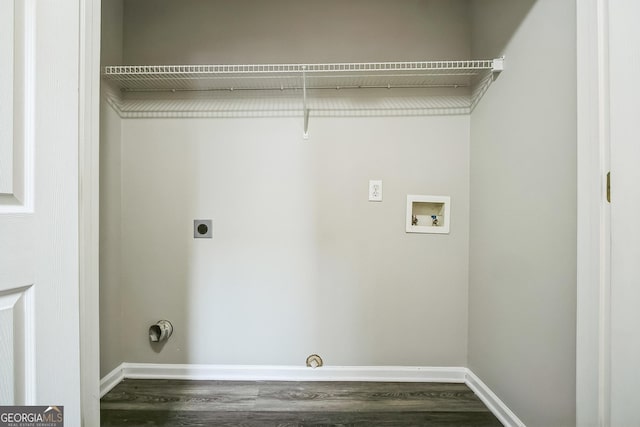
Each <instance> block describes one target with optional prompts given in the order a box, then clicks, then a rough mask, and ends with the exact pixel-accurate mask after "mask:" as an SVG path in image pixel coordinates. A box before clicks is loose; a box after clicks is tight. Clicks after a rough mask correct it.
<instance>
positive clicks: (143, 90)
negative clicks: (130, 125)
mask: <svg viewBox="0 0 640 427" xmlns="http://www.w3.org/2000/svg"><path fill="white" fill-rule="evenodd" d="M468 87H470V85H468V84H429V85H357V86H356V85H347V86H314V87H307V90H332V91H336V90H350V89H458V88H468ZM303 90H304V87H302V86H289V87H278V88H242V87H241V88H235V87H230V88H207V89H189V88H175V89H155V88H148V89H146V88H122V89H121V91H122V92H127V93H137V92H141V93H148V92H159V93H170V92H171V93H174V92H233V91H249V92H252V91H271V92H281V91H303Z"/></svg>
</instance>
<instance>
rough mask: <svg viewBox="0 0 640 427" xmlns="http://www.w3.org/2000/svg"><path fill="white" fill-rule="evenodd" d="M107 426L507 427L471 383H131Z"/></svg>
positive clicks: (108, 413)
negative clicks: (473, 389) (475, 393)
mask: <svg viewBox="0 0 640 427" xmlns="http://www.w3.org/2000/svg"><path fill="white" fill-rule="evenodd" d="M100 407H101V408H100V413H101V417H102V426H103V427H112V426H113V427H116V426H118V427H127V426H172V427H173V426H175V427H187V426H188V427H191V426H247V427H254V426H255V427H258V426H260V427H270V426H274V427H275V426H278V427H289V426H447V427H451V426H473V427H485V426H486V427H489V426H501V425H502V424H501V423H500V422H499V421H498V419H497V418H496V417H495V416H494V415H493V414H491V412H489V410H488V409H487V408H486V407H485V406H484V405H483V403H482V402H481V401H480V400H479V399H478V398H477V397H476V396H475V395H474V393H473V392H472V391H471V390H470V389H469V388H468V387H467V386H466V385H464V384H452V383H373V382H282V381H277V382H270V381H258V382H248V381H247V382H238V381H183V380H124V381H123V382H121V383H120V384H118V385H117V386H116V387H115V388H114V389H113V390H111V391H110V392H109V393H107V394H106V395H105V396H104V397H103V398H102V401H101V405H100Z"/></svg>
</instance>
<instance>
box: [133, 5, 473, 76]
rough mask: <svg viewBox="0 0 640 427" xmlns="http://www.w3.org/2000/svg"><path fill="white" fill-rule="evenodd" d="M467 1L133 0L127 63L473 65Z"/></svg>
mask: <svg viewBox="0 0 640 427" xmlns="http://www.w3.org/2000/svg"><path fill="white" fill-rule="evenodd" d="M468 11H469V10H468V2H467V0H447V1H441V0H403V1H402V2H398V1H397V0H348V1H344V0H323V1H313V0H270V1H259V0H233V1H229V0H207V1H201V0H183V1H179V2H178V1H173V0H129V1H125V26H124V39H125V45H124V60H125V62H126V63H127V64H145V63H146V64H201V63H205V64H244V63H249V64H251V63H314V62H341V61H342V62H366V61H393V60H396V61H406V60H420V59H466V58H467V57H468V55H469V25H468V24H469V20H468Z"/></svg>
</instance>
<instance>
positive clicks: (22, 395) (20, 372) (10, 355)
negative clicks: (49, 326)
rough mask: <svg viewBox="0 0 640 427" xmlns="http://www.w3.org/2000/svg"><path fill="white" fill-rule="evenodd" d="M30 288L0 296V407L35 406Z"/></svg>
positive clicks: (14, 290)
mask: <svg viewBox="0 0 640 427" xmlns="http://www.w3.org/2000/svg"><path fill="white" fill-rule="evenodd" d="M34 316H35V309H34V303H33V287H32V286H26V287H24V286H23V287H19V288H14V289H10V290H6V291H2V292H0V359H1V360H3V361H9V363H4V362H3V363H2V364H1V365H0V405H31V404H34V402H35V394H36V383H35V329H34V322H35V317H34Z"/></svg>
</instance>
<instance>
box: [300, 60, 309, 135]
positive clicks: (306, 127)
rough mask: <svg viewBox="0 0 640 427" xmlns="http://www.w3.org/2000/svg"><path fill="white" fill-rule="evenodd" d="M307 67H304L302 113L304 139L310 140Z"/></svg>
mask: <svg viewBox="0 0 640 427" xmlns="http://www.w3.org/2000/svg"><path fill="white" fill-rule="evenodd" d="M306 70H307V66H306V65H304V66H302V110H303V111H302V112H303V114H304V133H303V134H302V137H303V138H304V139H309V108H308V107H307V71H306Z"/></svg>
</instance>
